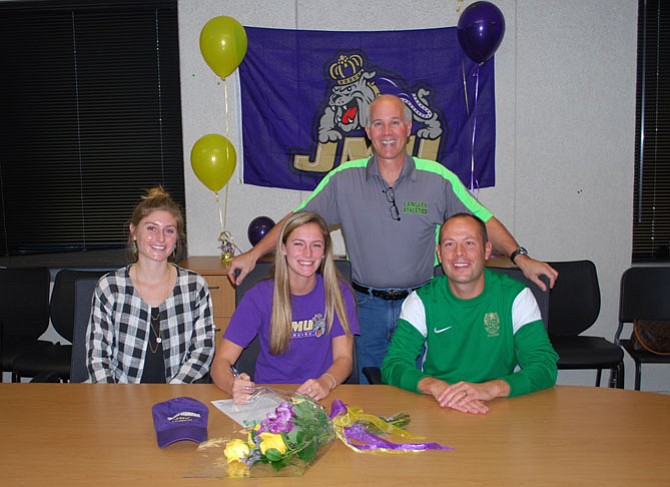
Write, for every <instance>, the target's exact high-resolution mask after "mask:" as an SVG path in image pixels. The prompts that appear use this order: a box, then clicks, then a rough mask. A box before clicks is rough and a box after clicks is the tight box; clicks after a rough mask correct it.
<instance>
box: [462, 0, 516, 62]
mask: <svg viewBox="0 0 670 487" xmlns="http://www.w3.org/2000/svg"><path fill="white" fill-rule="evenodd" d="M503 35H505V17H503V14H502V12H501V11H500V9H499V8H498V7H496V6H495V5H493V4H492V3H489V2H475V3H473V4H472V5H469V6H468V7H467V8H466V9H465V10H463V13H462V14H461V17H460V18H459V19H458V42H459V43H460V44H461V47H462V48H463V51H465V54H467V55H468V57H469V58H470V59H472V60H473V61H474V62H476V63H477V64H482V63H484V62H486V61H488V60H489V59H491V57H492V56H493V54H494V53H495V52H496V50H497V49H498V47H500V43H501V42H502V38H503Z"/></svg>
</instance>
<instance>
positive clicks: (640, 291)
mask: <svg viewBox="0 0 670 487" xmlns="http://www.w3.org/2000/svg"><path fill="white" fill-rule="evenodd" d="M636 319H645V320H670V267H631V268H630V269H628V270H626V271H625V272H624V273H623V275H622V277H621V294H620V299H619V321H620V322H622V323H632V322H633V321H634V320H636Z"/></svg>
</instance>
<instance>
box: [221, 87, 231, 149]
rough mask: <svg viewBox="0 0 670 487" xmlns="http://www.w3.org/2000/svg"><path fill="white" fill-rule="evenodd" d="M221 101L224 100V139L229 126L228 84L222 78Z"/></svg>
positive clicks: (227, 134)
mask: <svg viewBox="0 0 670 487" xmlns="http://www.w3.org/2000/svg"><path fill="white" fill-rule="evenodd" d="M223 100H224V102H223V103H224V110H225V114H226V137H228V136H229V135H230V134H229V126H228V82H227V81H226V78H223Z"/></svg>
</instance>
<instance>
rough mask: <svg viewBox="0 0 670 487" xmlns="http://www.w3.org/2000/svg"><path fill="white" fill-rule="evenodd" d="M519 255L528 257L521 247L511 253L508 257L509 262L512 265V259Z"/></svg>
mask: <svg viewBox="0 0 670 487" xmlns="http://www.w3.org/2000/svg"><path fill="white" fill-rule="evenodd" d="M519 255H528V251H527V250H526V249H525V248H523V247H519V248H518V249H516V250H515V251H514V252H512V254H511V255H510V256H509V260H511V261H512V264H514V263H515V262H514V259H516V258H517V257H518V256H519Z"/></svg>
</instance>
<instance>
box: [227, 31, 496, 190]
mask: <svg viewBox="0 0 670 487" xmlns="http://www.w3.org/2000/svg"><path fill="white" fill-rule="evenodd" d="M246 30H247V36H248V38H249V51H248V53H247V56H246V58H245V61H244V62H243V63H242V65H241V66H240V78H241V82H242V118H243V137H244V180H245V182H246V183H249V184H257V185H261V186H273V187H281V188H291V189H301V190H310V189H313V188H314V187H316V185H317V184H318V182H319V181H320V180H321V178H322V177H323V176H324V175H325V174H326V173H328V171H330V170H331V169H333V168H334V167H337V166H339V165H340V164H342V163H344V162H346V161H349V160H353V159H360V158H364V157H368V156H370V155H372V148H371V146H370V145H369V142H368V141H367V138H366V137H365V131H364V128H365V126H366V124H367V122H368V120H367V117H368V107H369V105H370V103H371V102H372V101H373V100H374V99H375V98H376V97H377V96H379V95H380V94H393V95H396V96H398V97H399V98H400V99H401V100H402V101H403V102H404V103H405V105H406V107H407V109H408V111H409V113H411V117H412V134H411V137H410V141H409V144H408V147H407V152H408V153H409V154H410V155H413V156H417V157H420V158H423V159H431V160H436V161H438V162H440V163H442V164H444V165H445V166H446V167H448V168H449V169H451V170H452V171H453V172H455V173H456V174H458V175H459V177H461V179H462V180H463V181H464V182H469V181H470V180H471V176H472V174H471V171H473V170H474V171H475V174H474V178H475V179H476V180H477V186H478V187H483V186H490V185H492V184H493V183H494V170H493V152H494V147H493V146H494V140H495V120H494V118H495V117H494V111H493V72H492V68H491V69H490V70H485V69H482V70H481V71H480V90H482V86H484V87H485V90H482V91H480V96H479V101H478V106H477V116H478V120H477V124H478V126H479V127H480V128H479V129H478V130H479V131H480V133H481V132H486V135H485V136H484V137H481V138H483V139H484V140H483V141H481V140H478V141H477V145H476V146H475V162H476V164H472V162H473V158H472V129H473V125H472V122H473V120H474V117H473V116H472V115H473V113H472V111H473V110H472V109H473V100H469V98H474V96H473V87H472V86H468V85H473V83H472V82H471V81H470V80H468V73H469V72H470V71H471V70H472V68H473V64H472V62H471V61H468V60H467V58H465V57H464V56H463V55H462V53H461V52H460V49H459V47H458V42H457V40H456V33H455V28H448V29H429V30H425V31H401V32H356V33H351V32H320V31H318V32H317V31H287V30H277V29H260V28H251V27H248V28H246ZM413 44H414V48H411V46H412V45H413ZM346 45H349V46H350V47H344V48H339V49H338V48H335V47H334V46H346ZM431 45H432V46H435V45H438V46H439V45H446V47H442V48H440V49H439V50H437V51H436V50H435V49H427V50H428V51H430V53H429V54H428V55H426V53H425V52H423V51H425V50H426V49H423V48H422V46H431ZM436 52H439V55H437V54H436ZM484 71H485V72H484ZM482 72H484V76H482ZM482 102H483V103H484V104H485V106H484V107H483V109H482V106H481V103H482ZM478 158H481V161H478V160H477V159H478Z"/></svg>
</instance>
